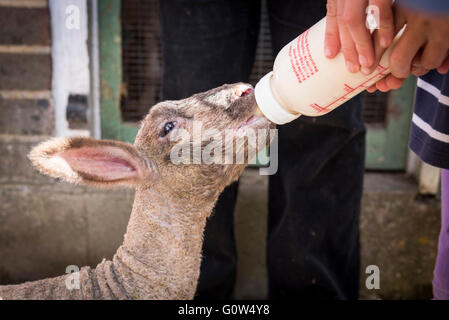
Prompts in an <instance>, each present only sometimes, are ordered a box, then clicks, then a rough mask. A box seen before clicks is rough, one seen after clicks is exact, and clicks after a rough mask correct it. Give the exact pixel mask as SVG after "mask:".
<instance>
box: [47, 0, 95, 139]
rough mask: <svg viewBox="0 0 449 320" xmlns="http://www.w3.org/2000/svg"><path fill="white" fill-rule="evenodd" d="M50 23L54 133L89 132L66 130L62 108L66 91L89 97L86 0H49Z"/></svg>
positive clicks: (73, 133) (64, 112) (65, 101)
mask: <svg viewBox="0 0 449 320" xmlns="http://www.w3.org/2000/svg"><path fill="white" fill-rule="evenodd" d="M49 4H50V12H51V25H52V59H53V79H52V94H53V99H54V105H55V122H56V123H55V131H56V132H55V133H56V135H57V136H73V135H83V136H86V135H90V132H89V131H88V130H70V129H69V126H68V122H67V120H66V108H67V103H68V97H69V95H70V94H81V95H86V96H89V88H90V77H89V54H88V43H87V40H88V23H87V21H88V17H87V15H88V11H87V4H86V0H50V1H49Z"/></svg>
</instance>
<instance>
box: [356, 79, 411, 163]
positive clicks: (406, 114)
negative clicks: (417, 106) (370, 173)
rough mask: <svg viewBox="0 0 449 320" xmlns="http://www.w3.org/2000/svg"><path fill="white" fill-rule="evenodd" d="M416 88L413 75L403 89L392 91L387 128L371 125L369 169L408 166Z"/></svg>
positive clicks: (368, 156) (367, 144)
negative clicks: (372, 126) (409, 140)
mask: <svg viewBox="0 0 449 320" xmlns="http://www.w3.org/2000/svg"><path fill="white" fill-rule="evenodd" d="M415 87H416V78H415V77H411V78H409V79H407V80H406V81H405V83H404V85H403V86H402V87H401V89H399V90H395V91H392V93H391V97H390V99H391V101H390V105H389V108H388V111H387V112H388V113H387V123H386V126H385V128H368V131H367V136H366V146H367V147H366V162H365V167H366V168H367V169H379V170H404V169H405V166H406V162H407V154H408V139H409V132H410V121H411V118H412V113H413V101H414V96H415Z"/></svg>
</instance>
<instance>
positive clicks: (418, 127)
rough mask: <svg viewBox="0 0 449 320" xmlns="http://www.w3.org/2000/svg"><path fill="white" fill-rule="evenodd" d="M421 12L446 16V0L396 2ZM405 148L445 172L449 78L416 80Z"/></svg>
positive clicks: (438, 76) (448, 164) (435, 76)
mask: <svg viewBox="0 0 449 320" xmlns="http://www.w3.org/2000/svg"><path fill="white" fill-rule="evenodd" d="M397 3H399V4H402V5H404V6H407V7H409V8H412V9H416V10H420V11H423V12H434V13H435V12H438V13H441V14H448V13H449V1H448V0H398V1H397ZM409 147H410V149H412V150H413V151H414V152H415V153H416V154H417V155H418V156H419V157H420V158H421V159H422V160H423V161H424V162H427V163H429V164H431V165H433V166H435V167H440V168H444V169H449V74H446V75H441V74H439V73H438V72H437V71H436V70H432V71H430V72H429V73H428V74H426V75H425V76H422V77H420V78H418V84H417V89H416V98H415V110H414V113H413V117H412V127H411V133H410V142H409Z"/></svg>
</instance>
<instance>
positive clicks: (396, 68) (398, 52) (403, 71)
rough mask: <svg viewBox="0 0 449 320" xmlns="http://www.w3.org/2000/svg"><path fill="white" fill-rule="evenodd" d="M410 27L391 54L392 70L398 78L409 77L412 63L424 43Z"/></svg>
mask: <svg viewBox="0 0 449 320" xmlns="http://www.w3.org/2000/svg"><path fill="white" fill-rule="evenodd" d="M417 34H418V33H414V32H413V30H411V29H410V28H406V29H405V31H404V33H403V34H402V36H401V38H400V39H399V40H398V42H397V43H396V45H395V47H394V48H393V51H392V52H391V56H390V70H391V73H392V74H393V75H394V76H395V77H397V78H407V77H408V76H409V75H410V72H411V63H412V60H413V58H414V57H415V55H416V54H417V52H418V51H419V49H420V48H421V46H422V45H423V43H424V40H423V39H422V37H420V36H417Z"/></svg>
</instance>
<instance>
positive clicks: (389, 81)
mask: <svg viewBox="0 0 449 320" xmlns="http://www.w3.org/2000/svg"><path fill="white" fill-rule="evenodd" d="M395 11H396V14H395V21H396V29H400V28H402V26H403V25H404V24H407V27H406V29H405V31H404V33H403V35H402V36H401V38H400V39H399V40H398V42H397V44H396V45H395V47H394V48H393V51H392V53H391V56H390V70H391V74H390V75H388V76H387V77H385V78H384V79H382V80H380V81H379V82H377V83H376V84H375V85H374V86H372V87H370V88H368V89H367V91H369V92H374V91H376V89H378V90H380V91H383V92H386V91H389V90H391V89H397V88H399V87H401V85H402V84H403V83H404V81H405V78H407V77H408V76H409V75H410V74H413V75H415V76H422V75H424V74H426V73H427V72H428V71H429V70H432V69H437V71H438V72H439V73H441V74H445V73H447V72H448V71H449V55H448V53H449V40H448V39H449V16H448V15H446V16H442V15H441V16H437V15H430V14H428V13H424V12H417V11H411V10H408V9H406V8H403V7H397V8H396V10H395Z"/></svg>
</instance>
